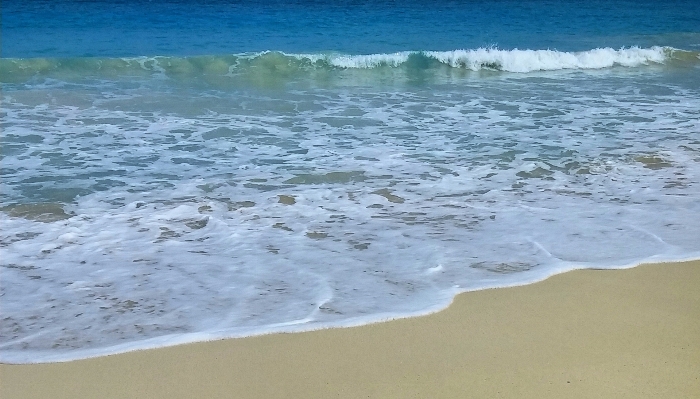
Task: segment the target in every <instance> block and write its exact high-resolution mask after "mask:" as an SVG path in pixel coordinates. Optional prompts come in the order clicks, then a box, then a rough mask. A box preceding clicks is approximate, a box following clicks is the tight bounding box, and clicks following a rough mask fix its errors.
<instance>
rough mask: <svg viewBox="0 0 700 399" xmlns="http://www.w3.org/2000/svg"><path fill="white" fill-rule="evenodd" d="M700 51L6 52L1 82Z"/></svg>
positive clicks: (541, 65) (698, 58) (484, 66)
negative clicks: (50, 55)
mask: <svg viewBox="0 0 700 399" xmlns="http://www.w3.org/2000/svg"><path fill="white" fill-rule="evenodd" d="M699 54H700V53H697V52H692V51H685V50H679V49H675V48H672V47H658V46H655V47H650V48H639V47H629V48H621V49H618V50H616V49H612V48H596V49H592V50H588V51H580V52H564V51H556V50H518V49H514V50H501V49H498V48H478V49H471V50H453V51H404V52H397V53H386V54H366V55H349V54H338V53H317V54H289V53H283V52H278V51H263V52H259V53H249V54H234V55H213V56H191V57H166V56H155V57H145V56H143V57H134V58H90V57H86V58H27V59H19V58H5V59H0V81H2V82H5V83H8V82H22V81H26V80H28V79H32V78H57V79H71V78H83V77H99V78H113V77H119V76H129V77H131V76H153V75H157V76H163V77H167V78H178V77H179V78H182V77H196V76H221V77H227V76H228V77H237V76H246V75H250V74H254V75H255V74H257V75H260V74H265V75H270V76H278V77H294V76H299V77H303V76H304V75H305V74H310V73H311V74H318V73H326V72H328V73H332V72H334V71H343V70H366V71H367V70H370V71H371V70H386V69H387V68H388V69H400V70H403V71H406V72H411V71H420V70H423V71H430V70H440V69H445V68H448V69H458V70H465V71H481V70H490V71H502V72H510V73H528V72H534V71H554V70H588V69H603V68H611V67H617V66H619V67H628V68H631V67H640V66H645V65H652V64H657V65H661V64H664V65H667V64H688V63H690V64H692V65H696V64H697V63H698V62H700V55H699Z"/></svg>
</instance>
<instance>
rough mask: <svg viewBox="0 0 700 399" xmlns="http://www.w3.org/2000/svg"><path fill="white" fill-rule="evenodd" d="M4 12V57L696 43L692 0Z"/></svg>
mask: <svg viewBox="0 0 700 399" xmlns="http://www.w3.org/2000/svg"><path fill="white" fill-rule="evenodd" d="M2 13H3V15H2V57H85V56H99V57H119V56H140V55H195V54H235V53H242V52H257V51H263V50H277V51H285V52H322V51H337V52H343V53H350V54H368V53H386V52H395V51H405V50H455V49H462V48H478V47H491V46H497V47H499V48H503V49H512V48H521V49H524V48H530V49H547V48H551V49H557V50H561V51H581V50H588V49H591V48H596V47H613V48H619V47H622V46H640V47H649V46H652V45H662V46H672V47H677V48H684V49H692V48H688V47H693V48H695V49H697V48H698V47H697V46H699V45H700V39H699V38H698V27H699V26H700V2H699V1H694V0H669V1H664V2H662V3H659V2H658V1H652V0H641V1H626V0H616V1H602V0H591V1H573V0H569V1H558V0H554V1H552V0H529V1H508V0H461V1H445V0H438V1H416V0H407V1H366V0H364V1H363V0H359V1H255V0H250V1H245V0H244V1H219V0H214V1H164V0H154V1H117V0H112V1H89V0H87V1H75V0H73V1H66V0H58V1H55V0H47V1H41V0H30V1H18V0H4V1H3V4H2Z"/></svg>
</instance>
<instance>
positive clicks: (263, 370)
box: [0, 261, 700, 399]
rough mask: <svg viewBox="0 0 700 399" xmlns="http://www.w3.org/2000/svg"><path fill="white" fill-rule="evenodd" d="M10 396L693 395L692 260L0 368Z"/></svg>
mask: <svg viewBox="0 0 700 399" xmlns="http://www.w3.org/2000/svg"><path fill="white" fill-rule="evenodd" d="M0 397H2V398H3V399H15V398H59V399H60V398H234V397H235V398H279V397H287V398H331V397H332V398H337V397H341V398H360V397H363V398H366V397H371V398H413V397H417V398H418V397H419V398H472V397H474V398H487V397H489V398H496V397H498V398H634V399H639V398H700V261H693V262H685V263H669V264H658V265H643V266H639V267H636V268H633V269H628V270H580V271H573V272H569V273H565V274H561V275H558V276H554V277H552V278H550V279H548V280H546V281H543V282H540V283H537V284H532V285H528V286H522V287H514V288H503V289H493V290H485V291H478V292H471V293H465V294H462V295H459V296H458V297H457V298H456V299H455V302H454V303H453V304H452V305H451V306H450V307H449V308H448V309H446V310H444V311H442V312H439V313H436V314H433V315H430V316H425V317H418V318H411V319H402V320H395V321H390V322H386V323H378V324H373V325H369V326H363V327H354V328H345V329H332V330H321V331H313V332H307V333H298V334H275V335H267V336H259V337H252V338H244V339H233V340H224V341H216V342H206V343H199V344H190V345H182V346H176V347H170V348H164V349H155V350H147V351H137V352H131V353H125V354H121V355H114V356H106V357H101V358H95V359H87V360H81V361H74V362H67V363H55V364H39V365H0Z"/></svg>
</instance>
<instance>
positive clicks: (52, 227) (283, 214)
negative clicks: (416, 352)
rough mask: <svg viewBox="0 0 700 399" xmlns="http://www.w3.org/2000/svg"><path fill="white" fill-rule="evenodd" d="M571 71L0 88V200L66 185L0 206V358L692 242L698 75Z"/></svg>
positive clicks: (459, 285) (671, 250)
mask: <svg viewBox="0 0 700 399" xmlns="http://www.w3.org/2000/svg"><path fill="white" fill-rule="evenodd" d="M575 75H577V76H571V77H567V79H566V80H553V79H552V80H539V81H537V83H536V84H528V83H527V82H525V83H523V80H525V79H511V78H507V77H506V78H503V79H496V80H484V81H478V82H474V81H469V82H467V83H463V84H461V85H453V86H447V87H443V86H439V87H435V86H431V87H429V90H421V89H420V88H418V89H411V90H403V91H402V90H395V89H394V88H393V87H392V88H390V89H388V90H384V89H382V88H377V87H368V88H363V87H360V88H352V89H345V88H339V89H337V88H330V89H328V88H323V89H318V90H306V91H302V90H299V91H294V92H286V91H285V92H274V91H261V92H260V93H255V92H252V93H247V92H243V91H234V92H226V91H224V90H221V91H210V92H206V93H204V94H206V95H202V93H201V92H198V91H193V92H187V91H184V92H183V91H178V90H180V89H179V88H169V89H171V90H172V91H168V90H165V91H162V92H158V91H155V90H152V89H151V88H149V87H144V88H137V89H134V88H132V87H131V86H129V87H127V88H125V89H123V90H120V89H119V88H117V89H113V90H112V91H111V92H110V93H108V94H103V90H102V89H101V88H100V89H95V90H94V91H90V90H89V89H87V88H82V89H81V90H83V91H81V92H79V94H78V95H79V100H80V101H78V100H74V99H73V100H71V96H76V91H75V89H74V88H71V89H66V90H65V91H61V90H62V89H56V88H51V89H46V88H42V89H37V91H36V92H31V91H29V92H27V93H24V92H17V91H15V92H10V93H3V95H4V96H5V98H4V99H3V100H4V101H3V102H2V107H3V111H4V112H6V114H5V116H4V117H3V122H4V123H5V125H4V127H3V129H4V130H3V139H4V140H6V141H4V142H3V143H5V142H7V143H8V148H10V149H11V150H12V152H8V153H7V154H5V158H4V159H3V173H4V175H3V195H4V197H3V205H10V204H13V203H16V202H25V203H28V202H43V203H49V205H51V201H52V199H53V198H54V197H52V196H55V195H58V194H65V193H66V192H68V191H69V190H73V191H71V192H75V191H77V192H79V194H80V195H76V196H75V197H74V198H72V199H71V200H68V201H64V203H65V205H64V211H65V213H66V214H65V215H63V216H61V215H60V214H58V216H57V214H56V209H55V206H53V205H51V206H53V208H52V207H51V206H49V208H48V209H49V212H54V216H57V217H55V218H54V219H52V220H53V221H48V222H40V221H35V220H31V219H32V217H33V216H32V215H34V214H32V212H35V213H36V212H41V209H40V208H37V209H34V210H33V211H32V210H31V209H30V210H27V209H26V208H18V209H14V210H12V209H11V210H8V209H9V208H8V209H5V211H4V212H2V213H0V223H1V224H2V231H1V232H0V244H1V245H0V260H2V265H3V270H2V277H3V278H2V280H0V284H2V285H1V287H2V293H3V297H2V298H3V299H2V301H3V302H2V305H3V306H2V312H3V323H2V324H1V325H0V328H2V331H0V337H1V341H0V356H1V358H0V359H1V360H2V361H5V362H35V361H55V360H69V359H75V358H79V357H86V356H96V355H100V354H107V353H116V352H121V351H126V350H134V349H141V348H147V347H154V346H160V345H170V344H173V343H181V342H191V341H194V340H206V339H215V338H219V337H235V336H245V335H252V334H263V333H269V332H273V331H300V330H308V329H314V328H323V327H329V326H349V325H355V324H358V323H366V322H372V321H380V320H385V319H387V318H394V317H402V316H408V315H416V314H423V313H425V312H429V311H434V310H436V309H440V308H442V307H444V306H446V305H447V304H448V303H449V301H450V299H451V298H452V295H454V294H455V293H456V292H459V291H464V290H474V289H482V288H487V287H495V286H509V285H517V284H524V283H528V282H533V281H538V280H541V279H543V278H546V277H547V276H550V275H552V274H556V273H560V272H562V271H566V270H571V269H576V268H585V267H626V266H631V265H635V264H638V263H640V262H644V261H658V260H679V259H686V258H692V257H697V256H698V255H699V253H700V243H699V242H698V240H697V237H699V236H700V225H698V224H697V223H696V224H693V223H689V222H688V221H692V220H696V219H698V215H700V203H698V201H697V198H699V197H700V187H699V186H698V182H699V181H700V162H699V161H698V160H699V159H700V158H698V154H699V153H700V148H698V144H697V143H698V132H700V111H699V110H700V100H699V99H700V95H698V93H697V90H694V89H687V88H685V89H684V88H682V87H678V86H674V85H671V84H669V83H668V82H666V81H665V80H663V79H659V78H658V76H655V75H654V74H648V75H644V76H640V77H634V76H633V77H628V76H626V75H625V76H623V77H622V78H621V77H620V76H613V77H612V78H610V79H607V78H604V77H603V78H600V77H596V78H592V77H590V76H578V74H575ZM674 82H677V81H674ZM674 84H676V83H674ZM640 88H641V89H643V90H644V91H645V93H646V94H640ZM44 90H53V91H51V93H50V94H51V95H52V96H54V98H56V99H57V102H56V103H50V104H46V103H45V98H46V97H47V93H46V92H45V91H44ZM115 92H116V94H118V95H114V94H115ZM197 95H199V96H200V97H195V96H197ZM5 100H7V101H5ZM71 101H74V102H77V103H78V104H82V105H75V103H71ZM85 104H87V105H85ZM290 104H292V105H290ZM163 110H166V111H168V112H163ZM38 136H40V137H38ZM280 196H286V197H284V198H285V199H284V200H283V197H280ZM290 197H291V198H294V203H290V202H291V201H290V200H289V198H290ZM53 201H56V203H59V204H60V203H61V202H60V201H57V200H55V199H53ZM10 208H11V207H10ZM13 212H14V213H13ZM23 212H24V213H23ZM70 213H74V214H75V216H73V217H70V218H67V219H66V218H64V216H67V214H70ZM19 216H24V217H19ZM49 216H51V215H49ZM621 242H624V243H625V245H624V246H620V245H619V243H621Z"/></svg>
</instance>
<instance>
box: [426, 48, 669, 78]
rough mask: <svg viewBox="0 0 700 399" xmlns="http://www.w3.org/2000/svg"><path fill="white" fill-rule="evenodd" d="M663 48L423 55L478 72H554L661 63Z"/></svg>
mask: <svg viewBox="0 0 700 399" xmlns="http://www.w3.org/2000/svg"><path fill="white" fill-rule="evenodd" d="M666 52H667V49H666V48H664V47H658V46H656V47H651V48H646V49H643V48H639V47H631V48H622V49H619V50H615V49H612V48H609V47H608V48H597V49H593V50H588V51H581V52H564V51H555V50H517V49H516V50H499V49H493V48H480V49H476V50H455V51H446V52H436V51H430V52H426V54H427V55H429V56H430V57H433V58H435V59H437V60H439V61H440V62H443V63H445V64H448V65H450V66H452V67H461V68H467V69H471V70H473V71H478V70H480V69H484V68H491V69H493V68H495V69H499V70H503V71H508V72H520V73H523V72H532V71H554V70H560V69H601V68H609V67H612V66H615V65H620V66H625V67H635V66H639V65H647V64H649V63H657V64H660V63H663V62H664V61H665V60H666Z"/></svg>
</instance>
